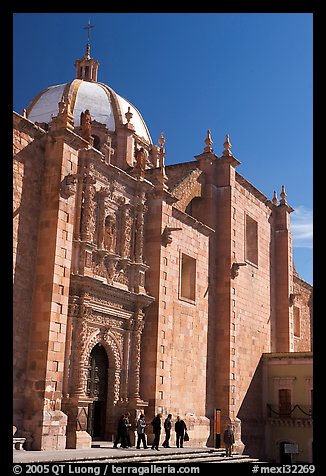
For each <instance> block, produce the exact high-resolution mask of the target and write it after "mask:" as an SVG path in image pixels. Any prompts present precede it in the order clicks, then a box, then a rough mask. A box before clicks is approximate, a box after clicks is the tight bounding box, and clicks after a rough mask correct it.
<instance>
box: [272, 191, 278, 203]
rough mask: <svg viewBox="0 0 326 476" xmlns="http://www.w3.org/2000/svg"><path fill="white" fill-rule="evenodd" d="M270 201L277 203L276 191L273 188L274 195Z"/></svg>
mask: <svg viewBox="0 0 326 476" xmlns="http://www.w3.org/2000/svg"><path fill="white" fill-rule="evenodd" d="M272 203H273V204H274V205H277V204H278V198H277V193H276V191H275V190H274V195H273V198H272Z"/></svg>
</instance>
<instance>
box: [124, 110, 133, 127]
mask: <svg viewBox="0 0 326 476" xmlns="http://www.w3.org/2000/svg"><path fill="white" fill-rule="evenodd" d="M132 116H133V113H132V112H131V111H130V106H128V111H127V112H126V114H125V118H126V119H127V124H129V123H130V121H131V119H132Z"/></svg>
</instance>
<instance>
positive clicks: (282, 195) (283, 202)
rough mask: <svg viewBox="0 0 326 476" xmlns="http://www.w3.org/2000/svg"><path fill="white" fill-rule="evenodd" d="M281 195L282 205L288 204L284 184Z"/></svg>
mask: <svg viewBox="0 0 326 476" xmlns="http://www.w3.org/2000/svg"><path fill="white" fill-rule="evenodd" d="M280 197H281V200H280V204H281V205H286V204H287V201H286V197H287V194H286V192H285V188H284V185H282V192H281V193H280Z"/></svg>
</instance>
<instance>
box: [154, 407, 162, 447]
mask: <svg viewBox="0 0 326 476" xmlns="http://www.w3.org/2000/svg"><path fill="white" fill-rule="evenodd" d="M161 418H162V413H158V414H157V415H156V417H155V418H153V420H152V427H153V433H154V441H153V444H152V450H157V451H160V450H159V444H160V435H161V428H162V426H161Z"/></svg>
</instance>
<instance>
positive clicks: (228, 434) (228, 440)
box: [223, 424, 234, 456]
mask: <svg viewBox="0 0 326 476" xmlns="http://www.w3.org/2000/svg"><path fill="white" fill-rule="evenodd" d="M223 441H224V445H225V456H232V445H233V444H234V433H233V429H232V425H230V424H229V425H227V427H226V429H225V431H224V433H223Z"/></svg>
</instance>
